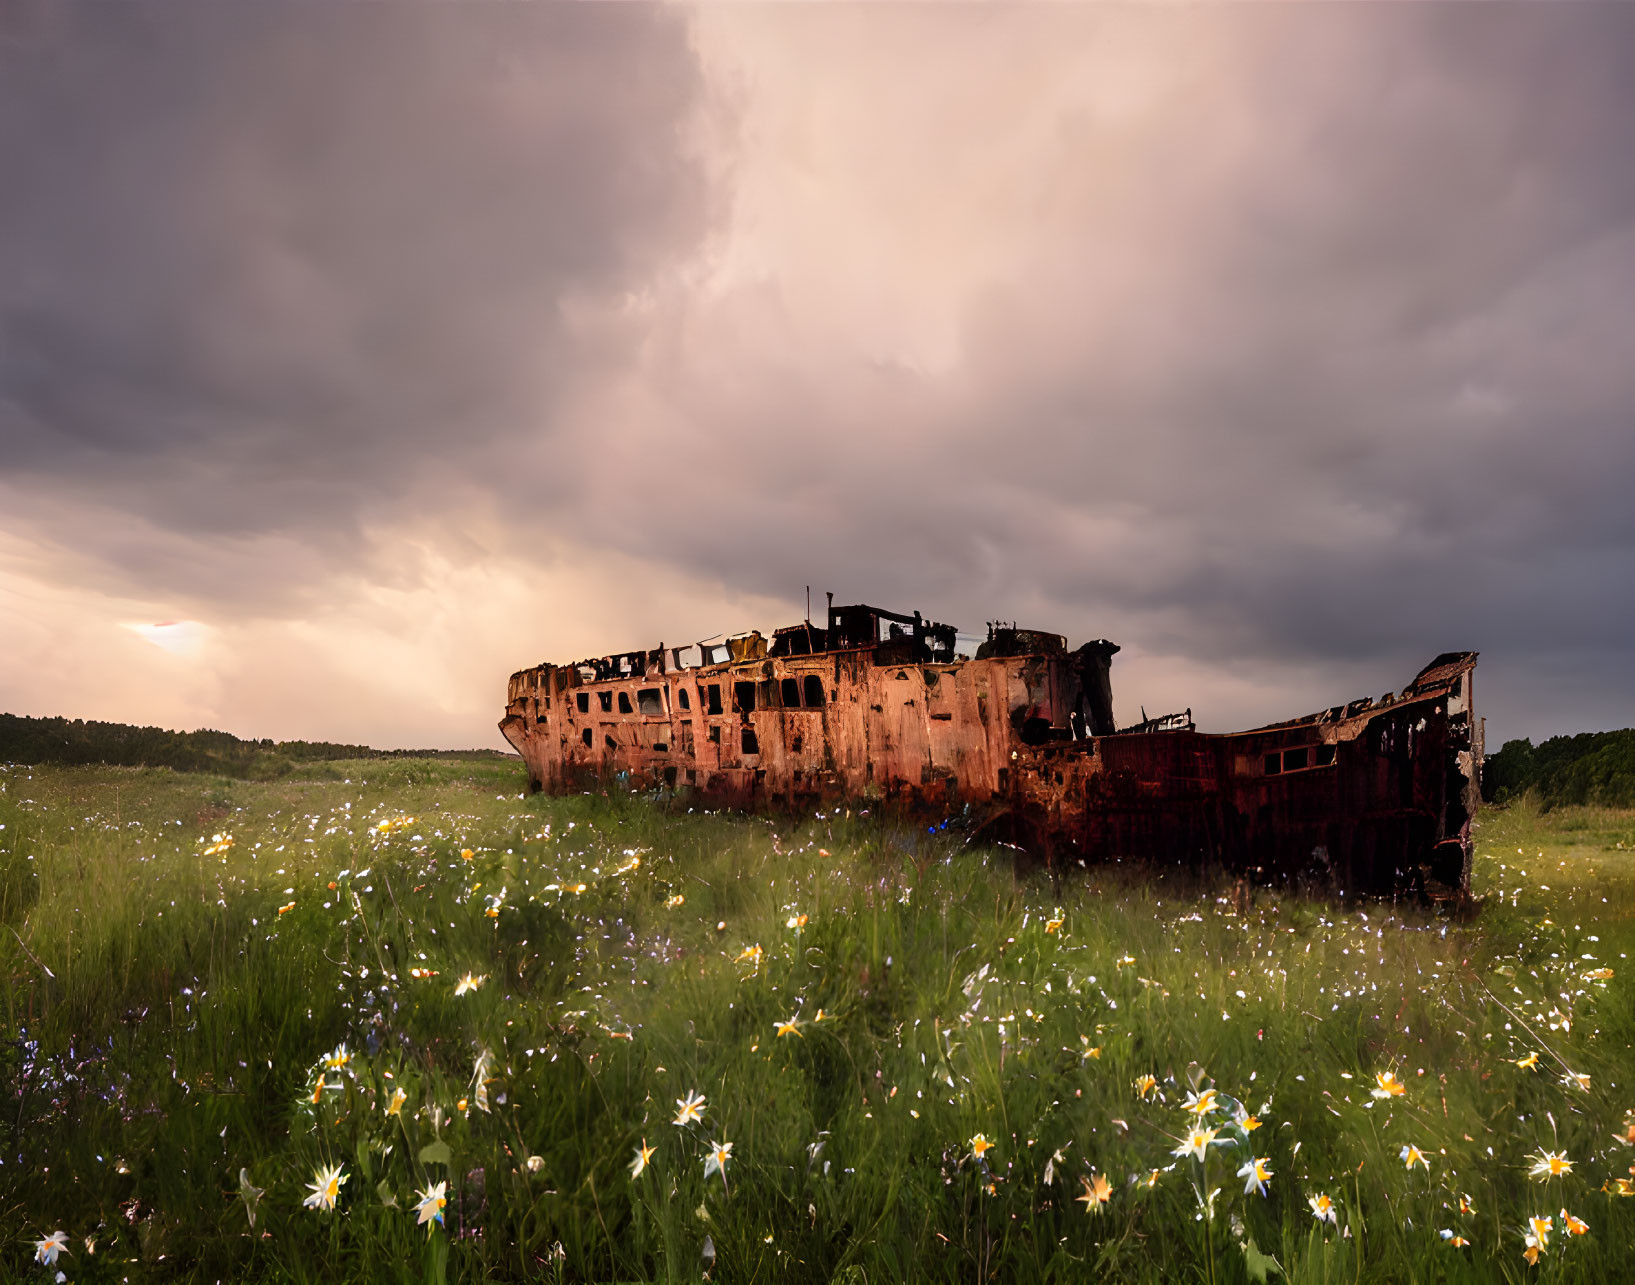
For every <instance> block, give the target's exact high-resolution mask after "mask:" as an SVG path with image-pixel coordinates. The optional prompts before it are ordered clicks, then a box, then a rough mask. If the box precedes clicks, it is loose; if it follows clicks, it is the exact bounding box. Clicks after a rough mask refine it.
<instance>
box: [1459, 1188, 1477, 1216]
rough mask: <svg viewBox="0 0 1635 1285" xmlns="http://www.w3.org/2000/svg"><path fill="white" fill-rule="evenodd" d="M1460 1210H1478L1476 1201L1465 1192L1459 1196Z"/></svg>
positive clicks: (1463, 1212)
mask: <svg viewBox="0 0 1635 1285" xmlns="http://www.w3.org/2000/svg"><path fill="white" fill-rule="evenodd" d="M1459 1212H1460V1213H1462V1214H1473V1213H1475V1212H1476V1202H1475V1201H1473V1200H1472V1199H1471V1198H1470V1197H1469V1196H1467V1195H1465V1194H1463V1193H1460V1196H1459Z"/></svg>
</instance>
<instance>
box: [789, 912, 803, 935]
mask: <svg viewBox="0 0 1635 1285" xmlns="http://www.w3.org/2000/svg"><path fill="white" fill-rule="evenodd" d="M783 926H784V927H785V928H793V929H794V930H795V931H796V932H799V931H800V930H801V929H802V928H804V927H806V916H805V915H790V916H789V918H788V919H787V920H785V921H784V925H783Z"/></svg>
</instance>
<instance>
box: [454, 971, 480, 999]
mask: <svg viewBox="0 0 1635 1285" xmlns="http://www.w3.org/2000/svg"><path fill="white" fill-rule="evenodd" d="M487 980H488V974H487V973H483V974H481V975H480V976H478V975H474V974H472V973H467V974H466V975H465V976H464V977H462V978H461V979H460V981H459V983H458V984H457V985H456V986H455V988H454V993H455V994H456V995H465V994H469V993H470V992H471V991H474V990H476V989H477V987H479V986H481V985H482V984H483V983H484V982H486V981H487Z"/></svg>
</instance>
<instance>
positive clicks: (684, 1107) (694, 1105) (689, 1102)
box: [674, 1089, 704, 1124]
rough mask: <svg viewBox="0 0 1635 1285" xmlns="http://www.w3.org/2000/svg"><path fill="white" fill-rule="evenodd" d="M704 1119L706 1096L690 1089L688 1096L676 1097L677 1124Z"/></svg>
mask: <svg viewBox="0 0 1635 1285" xmlns="http://www.w3.org/2000/svg"><path fill="white" fill-rule="evenodd" d="M703 1119H704V1097H703V1095H702V1094H700V1093H698V1092H697V1091H696V1090H692V1089H689V1090H688V1091H687V1096H686V1097H684V1098H677V1099H676V1118H675V1121H674V1123H676V1124H697V1123H699V1122H700V1121H702V1120H703Z"/></svg>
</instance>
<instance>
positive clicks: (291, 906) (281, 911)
mask: <svg viewBox="0 0 1635 1285" xmlns="http://www.w3.org/2000/svg"><path fill="white" fill-rule="evenodd" d="M294 909H295V903H294V902H293V901H292V902H290V903H289V904H288V905H284V906H280V907H279V908H278V913H279V915H280V917H282V916H284V915H287V914H289V912H290V911H292V910H294Z"/></svg>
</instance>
